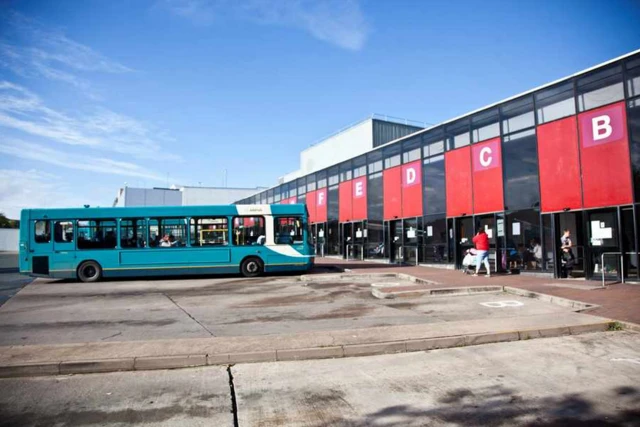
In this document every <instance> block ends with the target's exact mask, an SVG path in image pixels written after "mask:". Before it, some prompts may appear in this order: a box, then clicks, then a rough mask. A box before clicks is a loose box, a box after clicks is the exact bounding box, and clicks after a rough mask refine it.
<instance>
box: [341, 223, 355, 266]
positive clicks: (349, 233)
mask: <svg viewBox="0 0 640 427" xmlns="http://www.w3.org/2000/svg"><path fill="white" fill-rule="evenodd" d="M352 248H353V223H351V222H345V223H342V224H340V254H341V255H342V257H343V258H347V255H348V254H349V251H350V250H352Z"/></svg>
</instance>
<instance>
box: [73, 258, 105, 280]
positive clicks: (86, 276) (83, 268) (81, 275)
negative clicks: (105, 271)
mask: <svg viewBox="0 0 640 427" xmlns="http://www.w3.org/2000/svg"><path fill="white" fill-rule="evenodd" d="M100 276H102V268H101V267H100V264H98V263H97V262H95V261H85V262H83V263H82V264H80V267H78V279H79V280H80V281H81V282H85V283H88V282H97V281H98V280H100Z"/></svg>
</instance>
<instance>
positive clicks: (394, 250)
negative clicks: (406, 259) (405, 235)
mask: <svg viewBox="0 0 640 427" xmlns="http://www.w3.org/2000/svg"><path fill="white" fill-rule="evenodd" d="M385 228H386V230H387V233H388V238H387V242H389V244H388V247H389V262H390V263H397V262H402V259H401V257H400V251H401V248H402V220H395V221H389V222H387V227H385Z"/></svg>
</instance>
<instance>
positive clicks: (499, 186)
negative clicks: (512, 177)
mask: <svg viewBox="0 0 640 427" xmlns="http://www.w3.org/2000/svg"><path fill="white" fill-rule="evenodd" d="M471 156H472V160H471V165H472V166H473V212H474V213H476V214H479V213H486V212H496V211H502V210H504V192H503V182H502V149H501V147H500V138H494V139H490V140H488V141H487V142H483V143H481V144H476V145H474V146H473V147H472V148H471Z"/></svg>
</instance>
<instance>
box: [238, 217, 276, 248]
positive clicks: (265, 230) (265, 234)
mask: <svg viewBox="0 0 640 427" xmlns="http://www.w3.org/2000/svg"><path fill="white" fill-rule="evenodd" d="M236 218H243V219H244V218H260V219H262V228H263V231H264V233H263V234H262V235H264V236H265V238H266V237H267V220H266V218H265V216H264V215H233V216H232V217H231V240H230V246H235V247H238V248H241V247H245V246H254V244H253V243H250V244H242V245H239V244H236V242H235V240H234V239H235V236H236V233H235V231H236ZM242 226H243V227H244V222H243V224H242ZM251 237H253V236H251ZM255 237H256V244H257V241H258V238H259V237H260V235H258V236H255Z"/></svg>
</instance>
